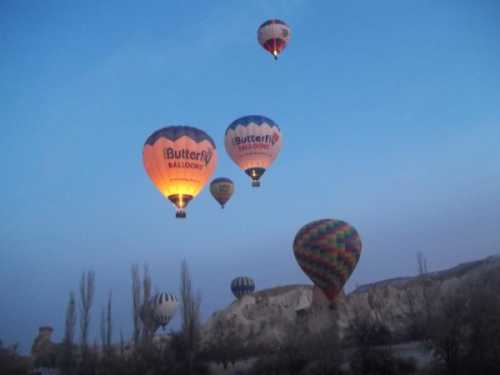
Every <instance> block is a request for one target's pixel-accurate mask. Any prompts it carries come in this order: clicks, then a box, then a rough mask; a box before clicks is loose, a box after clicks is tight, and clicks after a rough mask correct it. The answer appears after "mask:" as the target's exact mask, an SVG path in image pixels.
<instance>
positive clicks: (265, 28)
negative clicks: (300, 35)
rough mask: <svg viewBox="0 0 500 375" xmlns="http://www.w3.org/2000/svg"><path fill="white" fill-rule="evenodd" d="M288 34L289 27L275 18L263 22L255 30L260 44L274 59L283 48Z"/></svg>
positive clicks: (289, 34)
mask: <svg viewBox="0 0 500 375" xmlns="http://www.w3.org/2000/svg"><path fill="white" fill-rule="evenodd" d="M290 36H291V31H290V27H289V26H288V25H287V24H286V23H285V22H283V21H281V20H276V19H274V20H269V21H266V22H264V23H263V24H262V25H260V27H259V30H258V31H257V39H258V40H259V43H260V45H261V46H262V47H264V49H266V51H268V52H269V53H271V54H272V55H273V56H274V59H275V60H277V59H278V55H279V54H280V53H281V51H283V50H284V49H285V47H286V45H287V43H288V40H289V39H290Z"/></svg>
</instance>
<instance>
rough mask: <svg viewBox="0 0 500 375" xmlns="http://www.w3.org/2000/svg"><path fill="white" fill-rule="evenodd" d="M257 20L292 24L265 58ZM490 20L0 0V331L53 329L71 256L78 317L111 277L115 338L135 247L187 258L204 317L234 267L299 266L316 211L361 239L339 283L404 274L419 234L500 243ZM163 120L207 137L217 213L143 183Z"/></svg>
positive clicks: (401, 10)
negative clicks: (239, 147)
mask: <svg viewBox="0 0 500 375" xmlns="http://www.w3.org/2000/svg"><path fill="white" fill-rule="evenodd" d="M274 17H277V18H282V19H284V20H286V21H287V22H288V23H289V25H290V26H291V28H292V33H293V34H292V39H291V42H290V44H289V46H288V48H287V49H286V50H285V52H284V53H283V55H282V57H281V58H280V60H278V61H277V62H275V61H274V60H273V59H272V57H271V56H270V55H269V54H267V53H266V52H265V51H264V50H263V49H261V48H260V46H259V45H258V44H257V41H256V29H257V27H258V26H259V25H260V23H261V22H263V21H265V20H266V19H269V18H274ZM499 19H500V4H499V3H498V2H497V1H494V0H491V1H488V0H480V1H475V2H471V1H465V0H464V1H451V0H450V1H444V0H443V1H440V2H436V1H423V0H422V1H407V2H401V1H396V0H395V1H377V2H368V1H367V2H333V1H314V2H313V1H306V0H303V1H299V0H296V1H291V0H290V1H285V0H282V1H271V0H261V1H248V2H240V1H210V2H208V1H154V2H148V3H147V4H143V3H141V4H139V3H138V2H124V1H106V2H101V1H85V2H80V3H79V4H77V3H76V2H63V1H44V2H41V1H39V2H36V1H32V2H19V1H3V2H2V3H1V5H0V45H1V46H2V51H1V55H0V83H1V87H2V90H0V113H1V115H0V119H1V125H0V126H1V134H2V135H1V137H0V168H1V170H2V175H1V176H2V178H1V181H2V183H1V184H0V194H1V196H2V197H3V200H2V205H1V207H0V294H1V295H2V299H3V301H2V303H1V304H0V339H2V340H3V341H4V342H8V343H11V342H16V341H18V342H20V343H21V344H22V346H23V349H25V350H26V349H29V346H30V345H31V340H32V338H33V337H34V335H35V334H36V331H37V328H38V326H40V325H44V324H51V325H53V326H54V327H55V330H56V332H55V338H56V339H58V338H59V337H60V336H61V334H62V330H63V320H64V309H65V304H66V301H67V296H68V293H69V291H70V290H75V291H76V290H77V287H78V281H79V278H80V275H81V273H82V272H83V271H85V270H88V269H92V270H95V272H96V282H97V293H96V301H95V308H94V325H93V327H92V330H93V332H95V333H97V327H98V324H95V323H97V320H98V316H99V313H100V309H101V307H102V306H103V305H104V303H105V296H106V295H107V293H108V291H109V290H112V291H113V294H114V310H115V311H114V314H115V333H118V332H119V331H120V329H122V330H123V332H124V334H125V335H126V336H127V335H128V334H129V333H130V326H131V320H130V316H131V307H130V266H131V264H132V263H140V264H142V263H145V262H146V263H148V264H149V266H150V269H151V273H152V276H153V281H154V284H155V286H156V288H158V290H166V291H173V292H177V290H178V284H179V282H178V279H179V268H180V263H181V261H182V259H186V260H187V261H188V263H189V265H190V268H191V272H192V274H193V282H194V284H195V287H197V288H199V289H200V290H201V292H202V294H203V314H204V316H205V317H207V316H208V315H210V314H211V313H212V312H213V311H215V310H216V309H219V308H222V307H224V306H225V305H227V304H228V303H230V302H231V301H232V300H233V298H232V295H231V293H230V290H229V283H230V280H231V279H232V278H233V277H235V276H238V275H240V274H245V275H250V276H252V277H253V278H254V279H255V281H256V285H257V288H266V287H272V286H276V285H283V284H290V283H309V280H308V279H307V277H306V276H305V275H303V274H302V272H301V271H300V269H299V268H298V266H297V264H296V262H295V259H294V257H293V252H292V241H293V238H294V236H295V233H296V232H297V230H298V229H299V228H300V227H301V226H302V225H304V224H306V223H307V222H309V221H312V220H314V219H319V218H325V217H334V218H339V219H343V220H346V221H348V222H350V223H352V224H353V225H354V226H355V227H356V228H357V229H358V231H359V232H360V234H361V236H362V239H363V243H364V249H363V254H362V257H361V260H360V263H359V265H358V267H357V269H356V271H355V272H354V274H353V275H352V277H351V280H350V281H349V285H348V289H352V287H353V286H354V285H356V284H362V283H367V282H371V281H376V280H380V279H383V278H388V277H394V276H400V275H411V274H414V273H415V272H416V256H415V254H416V252H417V251H422V252H423V253H424V254H425V256H426V257H427V259H428V262H429V265H430V268H431V269H433V270H436V269H440V268H445V267H449V266H453V265H455V264H456V263H458V262H463V261H468V260H472V259H477V258H480V257H484V256H487V255H491V254H495V253H499V252H500V246H499V240H500V234H499V233H500V231H499V229H500V219H499V215H498V212H500V194H499V192H500V171H499V166H500V147H499V146H498V143H499V142H498V140H499V139H500V73H499V72H500V48H499V43H500V23H499V22H498V20H499ZM248 114H262V115H265V116H268V117H270V118H272V119H273V120H274V121H276V122H277V123H278V124H280V127H281V129H282V132H283V142H284V143H283V149H282V152H281V154H280V155H279V157H278V159H277V160H276V162H275V163H274V165H273V166H272V168H271V169H270V170H269V171H268V172H267V173H266V175H265V176H264V178H263V181H262V187H261V189H258V190H257V189H252V188H251V187H250V181H249V179H248V177H247V176H245V175H244V173H243V172H241V171H240V170H239V169H238V168H237V167H236V165H235V164H234V163H233V162H232V161H231V160H230V159H229V157H228V156H227V155H226V154H225V150H224V146H223V135H224V130H225V129H226V127H227V126H228V125H229V124H230V123H231V122H232V121H233V120H234V119H236V118H238V117H240V116H243V115H248ZM169 124H190V125H193V126H196V127H199V128H202V129H204V130H205V131H207V132H208V133H209V134H210V135H211V136H212V137H213V138H214V140H215V142H216V144H217V147H218V148H217V151H218V155H219V164H218V167H217V171H216V176H227V177H230V178H231V179H233V180H234V181H235V183H236V193H235V195H234V197H233V199H232V200H231V201H230V202H229V203H228V205H227V208H226V209H225V210H224V211H222V210H220V209H219V208H218V206H217V204H216V202H215V201H214V200H213V199H212V197H211V196H210V195H209V193H208V191H207V190H206V189H205V190H204V191H203V192H202V193H201V194H200V195H199V196H198V197H197V198H196V200H194V201H193V202H192V203H191V204H190V207H189V210H188V219H187V220H186V221H179V220H176V219H175V218H174V210H173V208H172V206H171V205H170V203H169V202H167V201H166V200H165V199H163V198H162V196H161V195H160V193H159V192H158V191H156V189H155V187H154V186H153V184H152V183H151V181H150V180H149V179H148V177H147V175H146V173H145V172H144V170H143V167H142V155H141V153H142V146H143V143H144V141H145V139H146V138H147V136H148V135H149V134H150V133H152V132H153V131H154V130H156V129H158V128H160V127H162V126H165V125H169ZM172 326H173V327H176V326H178V318H176V319H175V320H174V321H173V322H172Z"/></svg>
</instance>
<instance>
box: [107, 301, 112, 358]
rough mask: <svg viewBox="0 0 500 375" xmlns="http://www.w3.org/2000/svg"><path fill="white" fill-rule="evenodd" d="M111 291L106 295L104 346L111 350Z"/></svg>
mask: <svg viewBox="0 0 500 375" xmlns="http://www.w3.org/2000/svg"><path fill="white" fill-rule="evenodd" d="M112 297H113V295H112V293H111V292H109V296H108V309H107V314H106V346H107V350H111V342H112V341H113V317H112Z"/></svg>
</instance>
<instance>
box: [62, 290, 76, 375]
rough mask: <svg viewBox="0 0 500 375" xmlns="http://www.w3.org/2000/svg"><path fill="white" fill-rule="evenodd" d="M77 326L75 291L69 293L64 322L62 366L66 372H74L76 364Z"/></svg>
mask: <svg viewBox="0 0 500 375" xmlns="http://www.w3.org/2000/svg"><path fill="white" fill-rule="evenodd" d="M75 328H76V301H75V293H74V292H70V293H69V300H68V305H67V307H66V320H65V324H64V338H63V342H62V344H63V345H62V358H61V363H60V368H61V370H62V371H63V373H65V374H72V373H73V370H74V365H75V355H74V342H75Z"/></svg>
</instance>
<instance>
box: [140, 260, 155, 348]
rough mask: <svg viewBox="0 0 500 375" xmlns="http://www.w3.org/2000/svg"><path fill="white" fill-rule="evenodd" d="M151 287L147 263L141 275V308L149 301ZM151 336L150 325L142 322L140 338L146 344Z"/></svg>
mask: <svg viewBox="0 0 500 375" xmlns="http://www.w3.org/2000/svg"><path fill="white" fill-rule="evenodd" d="M151 289H152V281H151V275H150V273H149V267H148V266H147V264H145V265H144V273H143V277H142V295H143V300H142V304H141V308H144V307H145V305H146V304H147V303H149V301H150V299H151ZM152 336H153V332H152V331H151V327H148V326H147V325H146V324H144V323H143V324H142V339H143V342H144V344H145V345H146V346H147V345H149V344H150V342H151V339H152Z"/></svg>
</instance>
